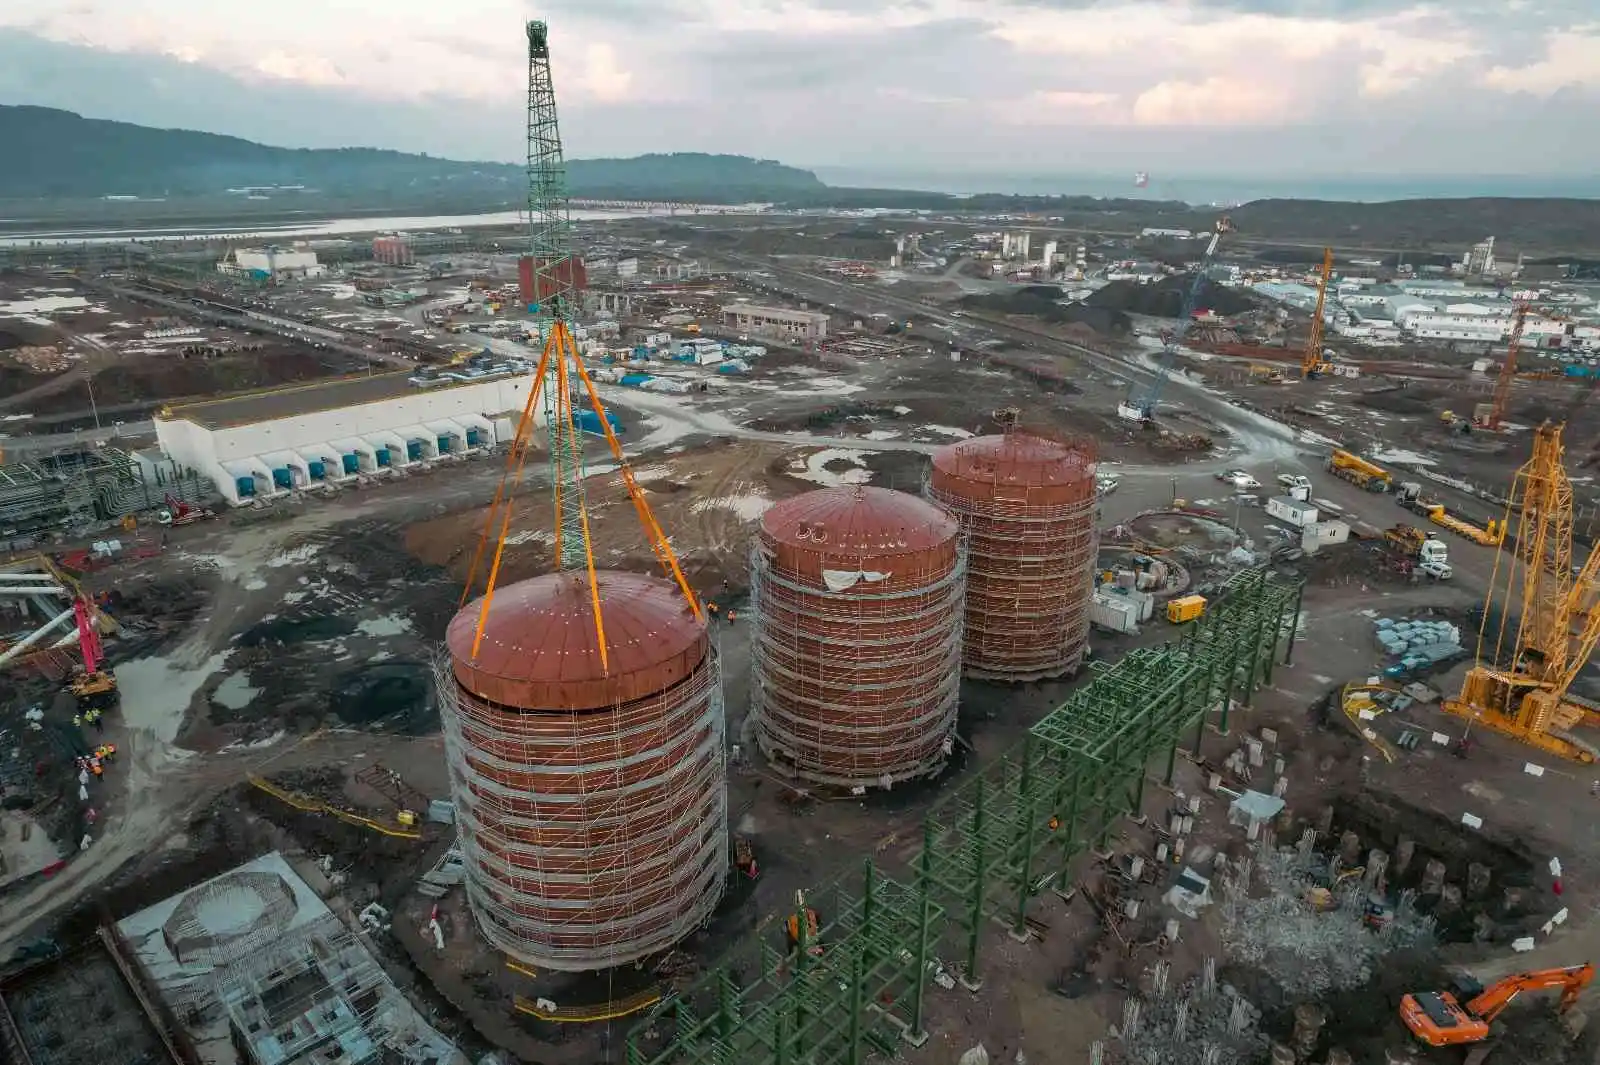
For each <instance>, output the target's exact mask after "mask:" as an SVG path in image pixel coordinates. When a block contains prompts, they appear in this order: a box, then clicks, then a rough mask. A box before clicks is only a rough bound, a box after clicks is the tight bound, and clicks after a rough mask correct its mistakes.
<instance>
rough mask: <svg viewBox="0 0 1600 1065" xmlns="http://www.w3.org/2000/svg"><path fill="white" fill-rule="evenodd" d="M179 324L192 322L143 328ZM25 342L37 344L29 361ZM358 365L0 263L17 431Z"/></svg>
mask: <svg viewBox="0 0 1600 1065" xmlns="http://www.w3.org/2000/svg"><path fill="white" fill-rule="evenodd" d="M175 329H176V330H187V331H186V332H183V333H181V334H179V335H173V336H159V335H157V336H148V335H146V334H149V333H159V332H161V331H170V330H175ZM41 350H45V351H54V352H55V355H54V356H53V357H49V358H42V357H40V356H39V355H38V354H37V353H38V352H39V351H41ZM25 351H29V352H32V353H33V354H30V356H29V359H28V361H26V362H24V361H22V355H23V353H24V352H25ZM361 369H364V365H363V364H362V363H361V362H360V361H359V360H355V359H352V358H350V357H348V356H342V355H339V354H337V353H335V352H331V351H328V350H326V349H316V348H313V347H311V346H309V345H296V344H293V343H285V342H283V341H280V340H277V339H274V338H270V337H262V336H260V335H256V334H252V333H245V332H241V331H238V330H233V329H227V328H223V327H219V326H214V325H210V324H208V323H205V322H203V321H201V320H199V319H195V318H192V317H188V316H185V315H183V314H181V313H179V312H177V311H169V310H164V309H158V308H154V307H151V306H147V305H145V304H141V303H136V302H134V301H131V300H127V299H123V298H120V297H115V296H107V295H105V294H104V293H101V292H98V291H94V290H90V289H88V288H85V287H83V286H82V285H80V284H79V283H78V282H77V281H76V280H75V279H74V278H71V277H51V278H48V279H46V278H44V277H42V276H41V275H38V274H21V273H9V272H8V273H0V413H3V414H6V415H31V417H29V418H26V419H21V418H16V419H13V420H11V421H9V422H8V423H7V426H6V429H7V432H10V433H13V434H21V433H24V432H50V433H53V432H65V431H67V430H70V429H74V428H82V427H84V426H86V425H88V426H92V425H93V424H94V422H95V413H96V411H98V414H99V416H100V418H101V420H102V423H103V424H110V423H111V422H113V421H139V420H143V419H145V418H147V417H149V415H150V413H151V411H152V410H154V409H155V408H156V407H158V406H160V405H161V403H162V402H163V401H167V400H173V399H181V398H200V397H206V396H212V395H216V394H218V393H222V392H236V391H243V390H247V389H254V388H265V387H271V386H275V385H282V384H292V383H298V382H303V381H311V380H316V379H319V378H324V377H333V376H338V375H340V374H346V373H352V372H355V371H358V370H361ZM85 375H87V377H88V381H87V383H86V382H85Z"/></svg>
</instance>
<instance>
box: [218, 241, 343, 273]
mask: <svg viewBox="0 0 1600 1065" xmlns="http://www.w3.org/2000/svg"><path fill="white" fill-rule="evenodd" d="M217 272H218V273H222V274H244V275H249V276H253V277H260V278H268V277H276V278H283V277H321V276H322V275H323V274H324V273H326V272H327V267H325V266H323V265H322V264H321V263H320V262H318V261H317V253H316V252H314V251H309V250H307V249H304V248H294V249H291V248H236V249H234V251H233V253H232V255H231V257H230V258H227V259H224V260H222V261H221V262H220V263H218V264H217Z"/></svg>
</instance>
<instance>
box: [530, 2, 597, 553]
mask: <svg viewBox="0 0 1600 1065" xmlns="http://www.w3.org/2000/svg"><path fill="white" fill-rule="evenodd" d="M528 258H529V267H528V273H529V277H530V289H529V292H528V293H527V296H528V299H529V301H530V302H529V305H528V310H529V311H530V312H532V313H534V314H535V315H536V316H537V319H536V320H537V322H538V324H539V334H540V335H541V336H542V337H543V338H544V342H545V349H546V351H547V352H549V354H550V358H548V359H547V360H545V361H546V363H547V364H548V369H547V370H546V374H547V376H546V378H545V381H544V410H545V428H546V430H547V432H548V433H549V437H550V484H551V491H552V494H553V495H554V501H555V535H556V558H557V565H559V566H560V567H561V568H562V569H564V570H568V569H579V568H581V567H584V566H586V565H589V564H590V560H589V559H588V557H587V550H586V549H587V540H588V537H587V536H585V535H584V513H585V511H584V503H585V500H584V492H583V476H584V469H583V434H582V433H581V432H580V431H579V429H578V426H577V419H576V417H575V416H574V411H573V410H572V392H573V385H574V384H575V382H574V380H573V378H572V377H571V375H570V371H571V369H572V362H571V359H570V357H569V352H570V353H572V354H576V349H577V345H576V342H575V341H574V340H573V337H572V332H571V328H570V322H571V316H572V312H573V310H574V307H573V304H574V303H575V301H576V297H577V276H578V270H577V257H576V256H575V255H574V254H573V251H572V216H571V214H570V210H569V208H568V206H567V164H566V160H565V158H563V156H562V152H561V124H560V122H559V121H558V120H557V118H556V89H555V82H554V80H553V79H552V78H551V76H550V30H549V27H548V26H546V25H545V24H544V23H543V22H530V23H528Z"/></svg>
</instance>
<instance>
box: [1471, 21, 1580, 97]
mask: <svg viewBox="0 0 1600 1065" xmlns="http://www.w3.org/2000/svg"><path fill="white" fill-rule="evenodd" d="M1484 81H1486V82H1487V83H1488V84H1489V85H1490V86H1492V87H1493V88H1496V89H1499V90H1501V91H1503V92H1521V93H1532V94H1534V95H1537V96H1549V95H1551V94H1552V93H1556V92H1559V91H1560V90H1562V89H1568V88H1579V87H1588V88H1593V87H1596V86H1600V29H1597V28H1596V27H1584V28H1583V31H1581V32H1578V31H1574V32H1569V33H1552V34H1550V35H1549V36H1547V37H1546V38H1545V51H1544V58H1542V59H1540V60H1539V61H1538V62H1536V63H1530V64H1528V65H1527V66H1523V67H1509V66H1496V67H1491V68H1490V70H1489V72H1488V74H1486V75H1485V76H1484Z"/></svg>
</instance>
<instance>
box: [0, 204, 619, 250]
mask: <svg viewBox="0 0 1600 1065" xmlns="http://www.w3.org/2000/svg"><path fill="white" fill-rule="evenodd" d="M645 213H646V212H643V211H637V212H628V211H573V212H572V220H573V221H574V222H606V221H612V220H615V219H619V218H639V217H643V216H644V215H645ZM524 221H525V218H524V216H523V214H522V212H520V211H496V212H493V213H491V214H465V215H405V216H396V217H391V218H332V219H327V220H323V221H316V222H273V223H266V224H263V225H247V226H245V227H244V228H240V229H215V228H202V229H195V228H192V227H185V226H183V225H175V226H162V227H156V228H151V229H140V228H130V227H116V228H111V227H103V226H102V227H95V226H82V227H77V228H56V229H52V230H41V231H39V232H35V233H11V234H7V235H5V236H0V247H18V246H22V245H27V244H126V243H128V242H130V241H156V240H252V239H271V238H273V237H336V236H344V235H347V234H351V233H388V232H421V231H438V230H441V229H444V230H448V229H472V228H484V227H488V226H515V225H521V224H523V223H524Z"/></svg>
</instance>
